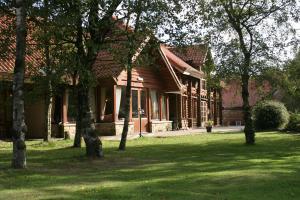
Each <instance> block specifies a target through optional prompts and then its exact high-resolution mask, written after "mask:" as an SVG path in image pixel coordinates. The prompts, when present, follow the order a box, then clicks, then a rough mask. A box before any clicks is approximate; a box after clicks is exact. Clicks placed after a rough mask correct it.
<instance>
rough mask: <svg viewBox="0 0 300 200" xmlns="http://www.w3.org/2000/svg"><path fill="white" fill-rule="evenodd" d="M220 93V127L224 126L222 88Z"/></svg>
mask: <svg viewBox="0 0 300 200" xmlns="http://www.w3.org/2000/svg"><path fill="white" fill-rule="evenodd" d="M218 93H219V117H220V125H221V126H222V125H223V99H222V88H220V89H218Z"/></svg>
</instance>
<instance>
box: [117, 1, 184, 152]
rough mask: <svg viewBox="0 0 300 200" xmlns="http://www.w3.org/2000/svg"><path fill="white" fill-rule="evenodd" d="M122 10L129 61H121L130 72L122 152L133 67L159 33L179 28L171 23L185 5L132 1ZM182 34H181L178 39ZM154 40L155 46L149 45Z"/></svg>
mask: <svg viewBox="0 0 300 200" xmlns="http://www.w3.org/2000/svg"><path fill="white" fill-rule="evenodd" d="M122 8H123V10H125V13H123V16H122V17H123V18H124V24H125V29H124V31H123V32H121V33H122V34H123V35H125V42H124V43H123V45H124V46H125V47H126V49H127V51H126V52H127V54H125V56H124V58H125V59H124V58H123V59H122V58H121V60H123V62H122V63H123V64H124V65H125V69H126V71H127V85H126V97H125V99H126V100H125V109H124V110H125V119H124V127H123V130H122V135H121V141H120V145H119V150H125V149H126V139H127V134H128V125H129V119H130V116H129V115H130V102H131V101H130V100H131V81H132V68H133V67H134V64H135V61H136V60H137V59H138V56H139V55H140V53H141V52H142V51H143V49H144V48H145V46H149V45H154V46H155V42H154V40H155V39H154V35H155V34H157V33H158V32H159V30H161V29H163V31H164V32H165V33H166V32H168V28H174V27H175V24H174V25H173V26H171V23H175V22H176V20H175V19H176V14H177V13H178V12H179V11H180V10H181V6H180V5H179V3H178V2H175V3H174V1H172V0H159V1H155V2H153V1H150V0H146V1H145V0H129V1H126V2H123V4H122ZM170 22H171V23H170ZM178 24H179V23H177V25H178ZM162 35H165V34H162ZM178 35H179V34H177V35H176V36H178ZM151 39H152V40H151ZM150 40H151V41H152V42H151V43H153V44H149V41H150ZM156 44H157V42H156ZM157 48H158V46H157Z"/></svg>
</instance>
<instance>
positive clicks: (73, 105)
mask: <svg viewBox="0 0 300 200" xmlns="http://www.w3.org/2000/svg"><path fill="white" fill-rule="evenodd" d="M67 101H68V122H75V121H76V116H77V95H76V92H75V90H74V89H69V90H67Z"/></svg>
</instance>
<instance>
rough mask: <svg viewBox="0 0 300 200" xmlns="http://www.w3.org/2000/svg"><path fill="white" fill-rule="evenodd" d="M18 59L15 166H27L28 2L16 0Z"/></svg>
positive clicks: (14, 109)
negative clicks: (26, 60)
mask: <svg viewBox="0 0 300 200" xmlns="http://www.w3.org/2000/svg"><path fill="white" fill-rule="evenodd" d="M15 3H16V21H17V23H16V60H15V68H14V78H13V137H12V140H13V158H12V167H13V168H25V167H26V144H25V133H26V132H27V126H26V124H25V115H24V95H23V87H24V72H25V51H26V7H25V6H26V4H25V1H22V0H16V2H15Z"/></svg>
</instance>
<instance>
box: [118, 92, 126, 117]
mask: <svg viewBox="0 0 300 200" xmlns="http://www.w3.org/2000/svg"><path fill="white" fill-rule="evenodd" d="M125 104H126V87H117V90H116V113H118V119H119V120H123V119H124V118H125Z"/></svg>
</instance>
